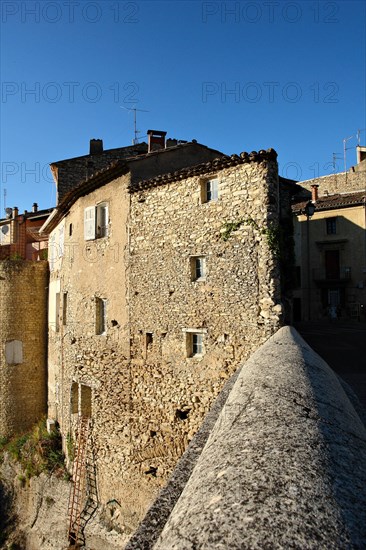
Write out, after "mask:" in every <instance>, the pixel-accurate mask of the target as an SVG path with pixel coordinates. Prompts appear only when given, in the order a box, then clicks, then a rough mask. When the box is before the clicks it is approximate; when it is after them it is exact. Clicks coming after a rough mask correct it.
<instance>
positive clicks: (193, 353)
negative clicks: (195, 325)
mask: <svg viewBox="0 0 366 550" xmlns="http://www.w3.org/2000/svg"><path fill="white" fill-rule="evenodd" d="M186 349H187V357H201V356H202V355H203V354H204V346H203V333H202V332H194V329H193V330H192V331H191V330H189V331H187V332H186Z"/></svg>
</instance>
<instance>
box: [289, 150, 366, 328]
mask: <svg viewBox="0 0 366 550" xmlns="http://www.w3.org/2000/svg"><path fill="white" fill-rule="evenodd" d="M364 149H365V148H363V147H358V155H357V158H358V161H359V162H358V164H357V165H356V166H354V167H352V168H351V169H350V170H349V171H348V172H343V173H339V174H331V175H329V176H324V177H320V178H316V179H314V180H307V181H304V182H299V183H298V186H299V188H300V193H299V195H298V198H297V200H296V202H295V203H294V204H293V207H292V208H293V213H294V227H295V254H296V271H297V285H296V286H297V288H296V289H295V290H294V292H293V306H294V309H293V314H294V320H295V321H301V320H321V319H331V320H335V319H337V318H342V319H354V320H359V321H366V159H364V158H363V156H362V154H363V151H364ZM308 204H311V205H312V206H313V212H312V211H311V213H310V215H307V213H306V206H307V205H308ZM308 214H309V212H308Z"/></svg>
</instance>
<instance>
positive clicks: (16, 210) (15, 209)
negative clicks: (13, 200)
mask: <svg viewBox="0 0 366 550" xmlns="http://www.w3.org/2000/svg"><path fill="white" fill-rule="evenodd" d="M18 214H19V210H18V207H17V206H13V211H12V214H11V217H12V218H13V220H15V218H16V217H17V216H18Z"/></svg>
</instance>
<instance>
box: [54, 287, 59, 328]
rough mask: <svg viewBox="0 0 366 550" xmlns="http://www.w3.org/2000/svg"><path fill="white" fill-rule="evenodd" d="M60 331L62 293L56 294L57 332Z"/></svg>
mask: <svg viewBox="0 0 366 550" xmlns="http://www.w3.org/2000/svg"><path fill="white" fill-rule="evenodd" d="M59 330H60V293H59V292H56V308H55V331H56V332H59Z"/></svg>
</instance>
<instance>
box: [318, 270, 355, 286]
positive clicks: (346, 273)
mask: <svg viewBox="0 0 366 550" xmlns="http://www.w3.org/2000/svg"><path fill="white" fill-rule="evenodd" d="M312 273H313V281H316V282H319V283H325V282H326V283H347V281H350V280H351V267H349V266H339V267H335V266H332V268H328V269H327V268H325V267H323V268H321V267H320V268H316V269H313V271H312Z"/></svg>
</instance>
